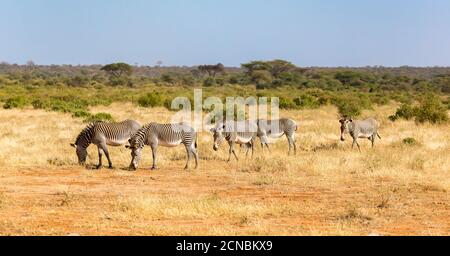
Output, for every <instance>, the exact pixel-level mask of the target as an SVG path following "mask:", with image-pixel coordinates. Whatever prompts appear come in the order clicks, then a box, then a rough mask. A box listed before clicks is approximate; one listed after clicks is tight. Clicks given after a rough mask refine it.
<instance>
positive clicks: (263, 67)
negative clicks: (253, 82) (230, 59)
mask: <svg viewBox="0 0 450 256" xmlns="http://www.w3.org/2000/svg"><path fill="white" fill-rule="evenodd" d="M241 67H242V68H243V69H244V70H245V72H246V73H247V75H250V76H252V74H253V73H254V72H255V71H268V72H269V73H270V74H271V76H272V77H273V78H279V77H280V75H281V74H282V73H286V72H290V71H293V70H295V68H296V66H295V65H294V64H292V63H291V62H289V61H285V60H279V59H276V60H272V61H252V62H249V63H244V64H241Z"/></svg>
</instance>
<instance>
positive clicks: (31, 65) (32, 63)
mask: <svg viewBox="0 0 450 256" xmlns="http://www.w3.org/2000/svg"><path fill="white" fill-rule="evenodd" d="M27 66H29V67H34V66H36V64H35V63H34V61H32V60H29V61H27Z"/></svg>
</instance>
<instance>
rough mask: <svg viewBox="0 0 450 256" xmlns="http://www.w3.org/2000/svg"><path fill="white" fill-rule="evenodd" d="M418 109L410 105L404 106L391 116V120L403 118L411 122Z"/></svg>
mask: <svg viewBox="0 0 450 256" xmlns="http://www.w3.org/2000/svg"><path fill="white" fill-rule="evenodd" d="M415 112H416V108H414V107H412V106H411V105H409V104H402V105H401V106H400V108H399V109H397V111H396V112H395V114H394V115H392V116H390V117H389V119H390V120H391V121H396V120H397V119H399V118H403V119H406V120H410V119H412V118H414V116H415V115H416V113H415Z"/></svg>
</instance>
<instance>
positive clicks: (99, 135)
mask: <svg viewBox="0 0 450 256" xmlns="http://www.w3.org/2000/svg"><path fill="white" fill-rule="evenodd" d="M140 128H141V124H140V123H139V122H137V121H134V120H129V119H128V120H125V121H122V122H120V123H106V122H94V123H90V124H88V125H87V126H86V128H84V129H83V130H82V131H81V132H80V134H79V135H78V137H77V139H76V140H75V143H71V144H70V145H71V146H72V147H74V148H75V149H76V153H77V156H78V163H79V164H85V163H86V157H87V148H88V147H89V145H90V144H91V143H92V144H95V145H96V146H97V148H98V165H97V166H96V167H97V169H100V168H102V156H103V152H104V153H105V155H106V158H107V159H108V164H109V168H110V169H112V168H113V167H112V162H111V158H110V157H109V151H108V147H107V146H106V145H110V146H120V145H123V144H125V143H127V141H128V139H129V138H131V136H132V135H133V134H134V133H136V132H137V131H138V130H139V129H140Z"/></svg>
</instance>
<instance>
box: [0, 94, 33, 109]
mask: <svg viewBox="0 0 450 256" xmlns="http://www.w3.org/2000/svg"><path fill="white" fill-rule="evenodd" d="M26 105H27V100H26V99H25V98H24V97H22V96H18V97H13V98H9V99H7V100H6V102H5V104H3V108H4V109H13V108H23V107H25V106H26Z"/></svg>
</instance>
